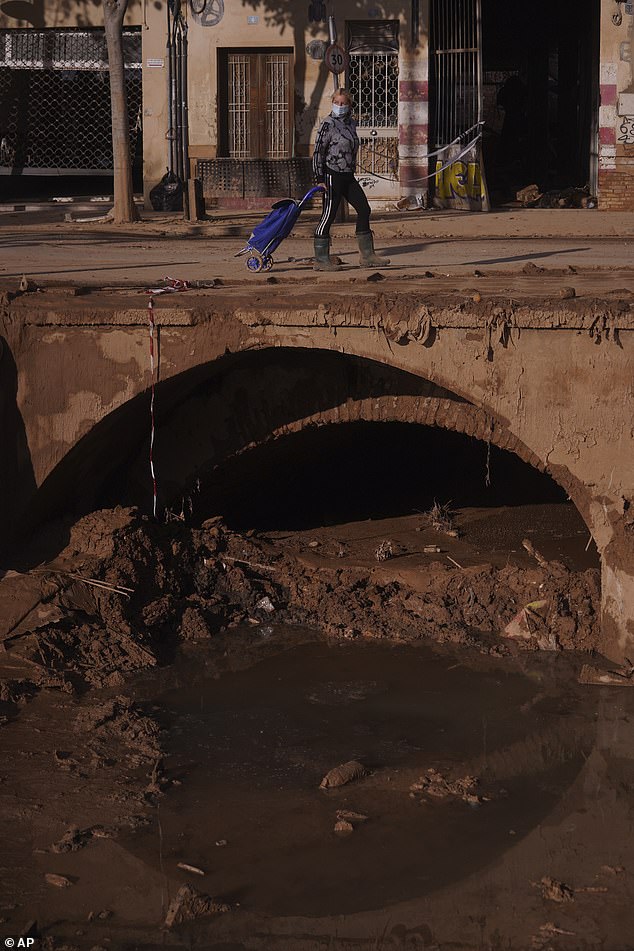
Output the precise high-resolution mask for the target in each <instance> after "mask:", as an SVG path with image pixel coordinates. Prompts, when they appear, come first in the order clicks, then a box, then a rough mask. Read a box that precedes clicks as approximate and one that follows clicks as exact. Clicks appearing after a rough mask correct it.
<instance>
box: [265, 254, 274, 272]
mask: <svg viewBox="0 0 634 951" xmlns="http://www.w3.org/2000/svg"><path fill="white" fill-rule="evenodd" d="M272 267H273V258H271V257H267V258H264V270H265V271H270V270H271V268H272Z"/></svg>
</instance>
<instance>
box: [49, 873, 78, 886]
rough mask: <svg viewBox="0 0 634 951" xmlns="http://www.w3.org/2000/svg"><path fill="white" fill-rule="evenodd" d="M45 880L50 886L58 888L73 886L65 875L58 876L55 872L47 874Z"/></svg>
mask: <svg viewBox="0 0 634 951" xmlns="http://www.w3.org/2000/svg"><path fill="white" fill-rule="evenodd" d="M44 878H45V880H46V881H47V882H48V884H49V885H54V886H55V887H56V888H69V886H70V885H72V884H73V883H72V882H71V880H70V878H66V876H65V875H57V874H56V873H55V872H46V874H45V875H44Z"/></svg>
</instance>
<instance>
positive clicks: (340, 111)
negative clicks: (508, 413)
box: [332, 103, 350, 119]
mask: <svg viewBox="0 0 634 951" xmlns="http://www.w3.org/2000/svg"><path fill="white" fill-rule="evenodd" d="M349 112H350V106H338V105H336V103H333V106H332V114H333V116H337V117H338V118H339V119H341V118H342V117H343V116H347V115H348V113H349Z"/></svg>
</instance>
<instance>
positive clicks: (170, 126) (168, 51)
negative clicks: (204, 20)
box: [165, 3, 175, 172]
mask: <svg viewBox="0 0 634 951" xmlns="http://www.w3.org/2000/svg"><path fill="white" fill-rule="evenodd" d="M172 52H173V42H172V18H171V12H170V4H169V3H168V4H167V44H166V46H165V59H166V61H167V143H168V147H167V162H168V170H169V171H170V172H173V171H174V166H175V162H174V158H175V156H174V109H173V100H172V81H173V68H172V66H173V63H172Z"/></svg>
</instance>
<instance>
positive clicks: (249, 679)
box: [126, 642, 596, 916]
mask: <svg viewBox="0 0 634 951" xmlns="http://www.w3.org/2000/svg"><path fill="white" fill-rule="evenodd" d="M518 663H519V662H518ZM521 663H522V665H523V667H524V670H520V669H519V667H517V666H516V669H515V670H513V669H512V667H513V664H516V662H513V661H509V659H508V658H507V659H505V660H504V661H498V660H495V659H490V658H481V657H478V658H473V657H472V656H471V655H465V657H464V662H461V655H457V654H456V652H455V651H452V652H451V653H449V652H448V653H444V652H443V651H442V650H437V649H434V650H431V649H429V648H428V647H426V646H424V647H423V646H402V647H401V646H395V645H393V644H386V645H379V644H371V645H359V644H354V645H352V644H337V645H334V646H329V645H327V644H325V643H322V642H317V643H308V644H306V643H304V644H300V645H299V646H297V647H293V648H291V649H288V650H286V651H284V652H283V653H278V654H276V655H275V656H267V657H266V658H265V659H263V660H261V661H260V662H259V663H257V664H255V665H254V666H252V667H250V668H249V669H247V670H241V671H237V672H229V673H225V674H222V676H218V675H217V674H215V675H214V674H213V673H211V672H210V671H211V670H212V668H211V667H210V666H208V665H207V663H206V656H205V651H204V649H201V650H200V651H198V652H197V653H196V655H195V656H194V657H189V658H188V659H180V660H179V661H178V662H177V664H176V665H175V666H174V668H172V669H171V670H170V673H169V675H168V676H169V678H170V681H171V684H172V685H171V686H169V685H168V686H166V685H165V676H166V675H165V672H163V673H162V674H160V675H158V676H161V677H162V678H163V680H162V682H161V687H160V688H159V692H158V700H157V699H156V698H157V688H156V683H157V681H156V680H155V681H152V677H151V676H150V677H147V678H145V679H144V681H143V683H142V684H140V686H139V690H140V693H141V694H143V695H145V696H146V697H152V699H153V702H154V703H156V704H157V705H158V717H159V719H160V720H161V721H162V723H163V725H164V726H165V727H166V734H165V744H166V747H167V750H168V756H167V758H166V760H165V766H166V769H167V770H168V773H169V774H170V775H171V776H175V777H178V778H180V780H181V782H182V784H181V785H178V786H174V787H172V788H171V789H170V791H169V793H168V795H167V796H165V797H164V798H163V799H161V802H160V808H159V818H160V837H159V828H158V825H157V824H156V823H154V824H153V825H152V826H151V827H149V828H148V829H147V830H144V831H142V832H140V833H137V834H136V835H135V836H134V837H131V838H130V839H129V841H128V842H127V843H126V847H127V848H128V849H129V850H130V851H133V852H134V853H135V854H136V855H137V856H138V857H141V858H142V859H143V860H144V861H145V862H146V863H148V864H149V865H151V866H152V867H154V868H159V867H160V866H161V864H162V866H163V868H164V869H165V870H166V872H167V873H168V874H169V875H170V876H173V875H174V874H175V873H176V865H177V863H178V862H186V863H189V864H190V865H194V866H198V867H200V868H201V869H203V870H204V871H205V872H206V875H205V877H204V878H202V877H196V876H191V877H190V878H189V879H187V877H186V876H184V877H183V879H184V880H189V881H191V882H192V884H194V885H195V886H198V887H200V888H201V889H203V890H204V891H206V892H208V893H209V894H212V895H215V896H218V897H222V898H223V899H225V900H229V901H233V902H239V903H240V905H241V907H243V908H246V909H249V910H254V911H257V912H259V913H266V914H280V915H310V916H317V915H324V914H350V913H353V912H356V911H362V910H368V909H373V908H379V907H384V906H385V905H386V904H390V903H393V902H397V901H402V900H405V899H408V898H414V897H417V896H422V895H425V894H427V893H429V892H431V891H433V890H434V889H437V888H439V887H441V886H444V885H447V884H449V883H452V882H455V881H457V880H459V879H461V878H463V877H464V876H466V875H468V874H470V873H472V872H474V871H476V870H477V869H479V868H482V867H484V866H485V865H487V864H489V863H491V862H493V861H495V860H496V858H498V857H499V856H500V855H501V854H502V853H504V852H505V851H506V850H508V849H509V848H511V847H513V845H515V844H516V843H517V842H518V841H519V840H520V839H521V838H522V837H523V836H524V835H526V834H527V833H528V832H529V831H530V830H532V829H533V828H534V827H535V826H536V825H537V824H538V823H539V822H540V821H541V820H542V819H543V818H544V817H545V816H547V814H548V813H549V811H550V810H551V809H552V808H553V806H554V805H555V804H556V803H558V802H559V801H560V800H561V799H562V798H563V797H564V796H565V794H566V791H567V789H568V788H569V787H570V785H571V784H572V783H573V782H574V780H575V778H576V776H577V774H578V772H579V770H580V769H581V767H582V766H583V763H584V762H585V756H587V754H588V751H589V750H590V749H591V748H592V745H593V742H594V736H595V731H596V723H595V719H594V715H593V709H594V708H593V707H592V704H593V703H594V702H595V701H594V696H595V695H594V694H588V693H587V692H586V693H585V694H583V693H582V692H580V690H579V688H578V687H576V685H574V681H573V676H572V674H571V667H570V665H571V659H570V658H569V657H562V656H561V655H559V656H549V657H548V656H545V655H539V656H537V655H530V656H529V655H525V657H524V658H523V659H522V661H521ZM152 676H153V675H152ZM556 681H560V683H561V684H564V685H565V686H562V687H561V688H559V689H557V690H553V686H552V685H553V683H555V682H556ZM571 684H572V686H571ZM350 759H358V760H360V761H361V762H362V763H364V765H366V766H367V767H368V768H369V769H370V771H371V772H370V775H369V776H368V777H367V778H366V779H363V780H361V781H359V782H356V783H353V784H350V785H348V786H344V787H341V788H339V789H334V790H329V791H324V790H320V789H319V783H320V780H321V778H322V777H323V776H324V774H325V773H326V772H328V770H329V769H331V768H332V767H333V766H337V765H338V764H340V763H343V762H345V761H347V760H350ZM430 767H435V768H438V769H443V770H453V771H454V775H461V776H462V775H465V774H466V773H474V772H475V773H477V774H478V775H480V776H482V778H483V781H484V782H485V786H486V788H487V789H490V790H492V791H493V799H492V801H490V802H485V803H483V804H481V805H480V806H477V807H474V806H472V805H469V804H467V803H466V802H463V801H462V800H451V801H449V800H430V799H426V798H424V797H415V798H412V797H411V796H410V785H411V783H412V782H414V781H415V780H416V779H418V777H420V776H421V775H422V774H423V773H424V772H425V770H426V769H428V768H430ZM338 809H349V810H354V811H356V812H359V813H363V814H364V815H367V816H368V817H369V818H368V821H367V822H364V823H362V824H360V825H358V826H357V827H356V828H355V830H354V832H353V833H352V834H351V835H349V836H347V837H346V838H339V837H337V836H336V835H335V834H334V831H333V829H334V824H335V821H336V812H337V810H338ZM219 842H220V843H225V842H226V844H222V845H218V844H217V843H219ZM176 874H178V873H176Z"/></svg>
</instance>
